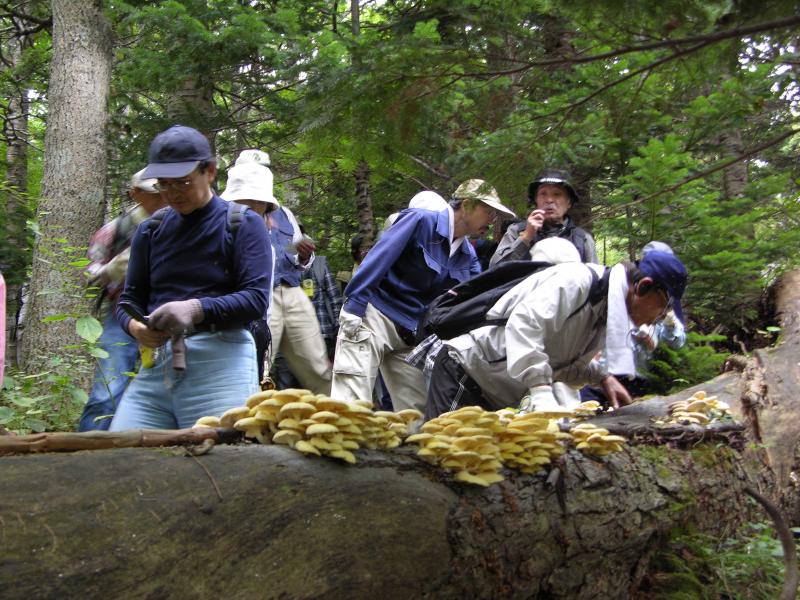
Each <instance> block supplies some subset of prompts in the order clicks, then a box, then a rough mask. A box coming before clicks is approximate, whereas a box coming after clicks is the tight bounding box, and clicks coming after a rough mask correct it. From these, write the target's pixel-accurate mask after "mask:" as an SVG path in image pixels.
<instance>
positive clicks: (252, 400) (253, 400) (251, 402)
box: [245, 390, 275, 408]
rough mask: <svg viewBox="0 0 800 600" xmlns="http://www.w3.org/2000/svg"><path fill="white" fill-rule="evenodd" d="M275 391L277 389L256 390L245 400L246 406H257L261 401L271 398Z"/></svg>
mask: <svg viewBox="0 0 800 600" xmlns="http://www.w3.org/2000/svg"><path fill="white" fill-rule="evenodd" d="M274 393H275V390H266V391H264V392H256V393H255V394H253V395H252V396H249V397H248V398H247V400H246V401H245V406H247V407H248V408H253V407H254V406H257V405H258V403H259V402H263V401H264V400H266V399H267V398H271V397H272V395H273V394H274Z"/></svg>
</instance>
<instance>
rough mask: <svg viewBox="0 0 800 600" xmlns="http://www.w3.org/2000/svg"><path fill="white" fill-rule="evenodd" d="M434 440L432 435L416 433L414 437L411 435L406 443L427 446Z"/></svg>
mask: <svg viewBox="0 0 800 600" xmlns="http://www.w3.org/2000/svg"><path fill="white" fill-rule="evenodd" d="M432 439H433V434H432V433H415V434H414V435H410V436H408V437H407V438H406V443H417V444H425V443H426V442H428V441H429V440H432Z"/></svg>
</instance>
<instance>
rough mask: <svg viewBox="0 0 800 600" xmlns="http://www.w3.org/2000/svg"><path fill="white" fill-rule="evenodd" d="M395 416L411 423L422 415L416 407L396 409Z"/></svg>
mask: <svg viewBox="0 0 800 600" xmlns="http://www.w3.org/2000/svg"><path fill="white" fill-rule="evenodd" d="M397 416H398V417H400V418H401V419H403V421H405V422H406V423H412V422H413V421H419V420H420V419H422V417H423V416H424V415H423V414H422V413H421V412H420V411H418V410H417V409H416V408H406V409H404V410H401V411H398V412H397Z"/></svg>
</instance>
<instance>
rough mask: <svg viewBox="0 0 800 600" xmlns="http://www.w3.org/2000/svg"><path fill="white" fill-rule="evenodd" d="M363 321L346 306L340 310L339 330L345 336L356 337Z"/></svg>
mask: <svg viewBox="0 0 800 600" xmlns="http://www.w3.org/2000/svg"><path fill="white" fill-rule="evenodd" d="M361 323H362V319H361V317H357V316H356V315H353V314H350V313H349V312H347V311H346V310H345V309H344V308H342V310H341V312H339V331H341V332H342V333H343V334H344V337H346V338H353V337H355V335H356V333H357V332H358V329H359V327H361Z"/></svg>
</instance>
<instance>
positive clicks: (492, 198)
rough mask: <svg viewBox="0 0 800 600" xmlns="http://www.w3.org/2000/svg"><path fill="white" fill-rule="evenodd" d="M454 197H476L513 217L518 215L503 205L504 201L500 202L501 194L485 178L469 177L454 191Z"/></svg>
mask: <svg viewBox="0 0 800 600" xmlns="http://www.w3.org/2000/svg"><path fill="white" fill-rule="evenodd" d="M453 198H458V199H465V198H474V199H476V200H480V201H481V202H483V203H485V204H488V205H489V206H491V207H492V208H493V209H495V210H496V211H498V212H502V213H506V214H508V215H511V216H512V217H515V216H516V215H515V214H514V211H513V210H511V209H510V208H506V207H505V206H503V203H502V202H500V196H499V195H498V194H497V190H496V189H494V188H493V187H492V186H491V185H489V184H488V183H486V182H485V181H484V180H483V179H467V180H466V181H465V182H464V183H462V184H461V185H460V186H458V188H457V189H456V191H455V192H454V193H453Z"/></svg>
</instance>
